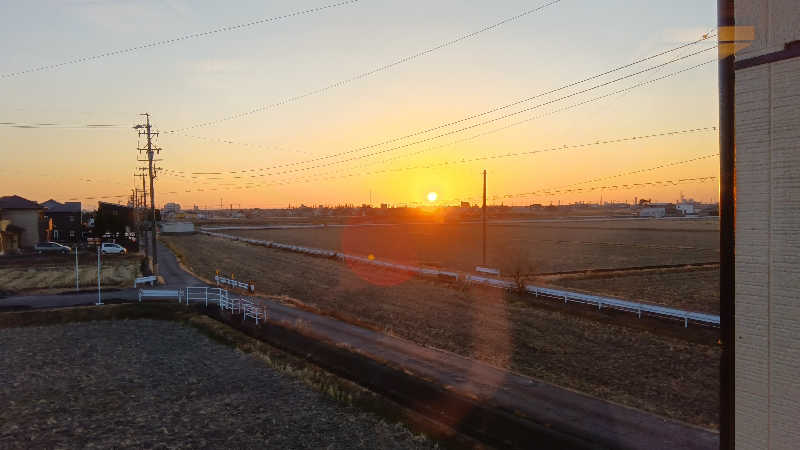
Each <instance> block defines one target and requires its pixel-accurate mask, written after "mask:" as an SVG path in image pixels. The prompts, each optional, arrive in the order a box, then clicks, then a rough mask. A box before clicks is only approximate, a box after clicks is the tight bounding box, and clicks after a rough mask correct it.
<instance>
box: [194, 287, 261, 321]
mask: <svg viewBox="0 0 800 450" xmlns="http://www.w3.org/2000/svg"><path fill="white" fill-rule="evenodd" d="M185 298H186V304H187V305H188V304H190V303H192V302H195V303H204V304H205V305H206V306H208V304H209V303H216V304H217V305H218V306H219V308H220V309H223V310H226V311H230V312H231V314H236V313H241V314H242V319H243V320H244V319H247V318H248V317H249V318H251V319H255V321H256V324H258V322H259V321H266V320H267V308H266V307H265V306H264V305H260V304H258V303H256V302H255V301H254V300H251V299H248V298H243V297H232V296H231V295H230V293H229V292H228V291H227V290H226V289H222V288H215V287H207V286H191V287H187V288H186V296H185Z"/></svg>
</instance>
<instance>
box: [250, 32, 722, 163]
mask: <svg viewBox="0 0 800 450" xmlns="http://www.w3.org/2000/svg"><path fill="white" fill-rule="evenodd" d="M712 48H713V47H712ZM707 50H709V49H706V50H703V51H707ZM698 53H699V52H698ZM689 56H692V55H687V56H685V57H682V58H680V59H683V58H687V57H689ZM715 61H716V59H712V60H708V61H706V62H703V63H700V64H696V65H694V66H691V67H688V68H685V69H682V70H678V71H675V72H672V73H670V74H667V75H663V76H661V77H658V78H654V79H652V80H648V81H644V82H641V83H637V84H635V85H633V86H629V87H627V88H623V89H619V90H616V91H614V92H611V93H608V94H604V95H602V96H599V97H596V98H593V99H590V100H586V101H583V102H580V103H578V104H575V105H571V106H570V107H568V108H564V109H570V108H573V107H577V106H580V105H583V104H586V103H590V102H593V101H597V100H599V99H602V98H606V97H610V96H612V95H616V94H619V93H622V92H627V91H630V90H632V89H635V88H638V87H642V86H646V85H649V84H652V83H655V82H657V81H660V80H663V79H666V78H670V77H672V76H675V75H678V74H680V73H683V72H687V71H689V70H693V69H696V68H699V67H702V66H704V65H706V64H710V63H712V62H715ZM665 64H666V63H665ZM660 66H663V64H662V65H659V66H654V67H651V68H649V69H645V70H644V71H642V72H645V71H647V70H652V69H654V68H657V67H660ZM628 77H629V76H626V77H621V78H619V79H617V80H613V81H609V82H606V83H603V84H600V85H596V86H593V87H590V88H586V89H583V90H581V91H578V92H575V93H572V94H568V95H565V96H562V97H559V98H557V99H555V100H549V101H547V102H544V103H540V104H537V105H534V106H531V107H528V108H525V109H522V110H519V111H516V112H513V113H508V114H504V115H502V116H499V117H496V118H493V119H490V120H487V121H484V122H479V123H476V124H472V125H469V126H466V127H462V128H459V129H456V130H451V131H448V132H445V133H441V134H438V135H436V136H432V137H428V138H424V139H420V140H417V141H414V142H410V143H406V144H402V145H398V146H395V147H390V148H387V149H383V150H378V151H374V152H371V153H367V154H364V155H358V156H354V157H351V158H347V159H343V160H339V161H333V162H329V163H325V164H318V165H314V166H308V167H301V168H297V169H290V170H284V171H281V172H274V173H271V174H269V175H270V176H271V175H284V174H289V173H296V172H303V171H307V170H312V169H317V168H322V167H330V166H334V165H338V164H343V163H346V162H350V161H355V160H359V159H364V158H369V157H372V156H376V155H380V154H384V153H387V152H391V151H395V150H399V149H403V148H407V147H411V146H414V145H417V144H421V143H424V142H429V141H432V140H435V139H439V138H441V137H446V136H450V135H453V134H456V133H460V132H463V131H467V130H470V129H472V128H477V127H479V126H483V125H488V124H491V123H494V122H497V121H500V120H503V119H506V118H508V117H513V116H516V115H519V114H522V113H524V112H528V111H532V110H535V109H538V108H541V107H543V106H547V105H550V104H553V103H556V102H559V101H562V100H565V99H568V98H571V97H574V96H576V95H580V94H582V93H585V92H589V91H592V90H594V89H598V88H600V87H603V86H605V85H608V84H610V83H613V82H615V81H619V80H620V79H624V78H628ZM523 122H524V121H523ZM268 169H269V168H267V170H268ZM264 170H265V169H264V168H260V169H249V170H245V171H242V172H248V171H249V172H255V171H264Z"/></svg>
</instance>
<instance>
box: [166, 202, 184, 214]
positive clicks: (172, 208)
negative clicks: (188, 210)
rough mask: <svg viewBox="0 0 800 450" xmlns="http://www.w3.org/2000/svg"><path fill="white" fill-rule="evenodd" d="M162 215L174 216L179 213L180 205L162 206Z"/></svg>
mask: <svg viewBox="0 0 800 450" xmlns="http://www.w3.org/2000/svg"><path fill="white" fill-rule="evenodd" d="M162 211H163V212H164V214H167V213H169V214H175V213H179V212H181V205H179V204H177V203H167V204H166V205H164V209H163V210H162Z"/></svg>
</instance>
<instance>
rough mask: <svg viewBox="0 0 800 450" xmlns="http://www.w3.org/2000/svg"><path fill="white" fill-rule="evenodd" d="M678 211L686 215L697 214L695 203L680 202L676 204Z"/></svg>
mask: <svg viewBox="0 0 800 450" xmlns="http://www.w3.org/2000/svg"><path fill="white" fill-rule="evenodd" d="M675 207H676V208H677V209H678V211H680V212H682V213H683V214H684V215H693V214H695V210H694V203H678V204H677V205H675Z"/></svg>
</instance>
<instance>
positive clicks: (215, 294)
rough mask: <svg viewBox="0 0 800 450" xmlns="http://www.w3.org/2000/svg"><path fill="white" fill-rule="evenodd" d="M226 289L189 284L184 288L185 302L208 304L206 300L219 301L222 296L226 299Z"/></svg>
mask: <svg viewBox="0 0 800 450" xmlns="http://www.w3.org/2000/svg"><path fill="white" fill-rule="evenodd" d="M227 297H228V291H226V290H225V289H221V288H213V287H206V286H191V287H187V288H186V304H187V305H188V304H189V303H191V302H203V303H205V305H206V306H208V302H212V303H217V304H219V303H220V300H222V299H223V298H225V299H227Z"/></svg>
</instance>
